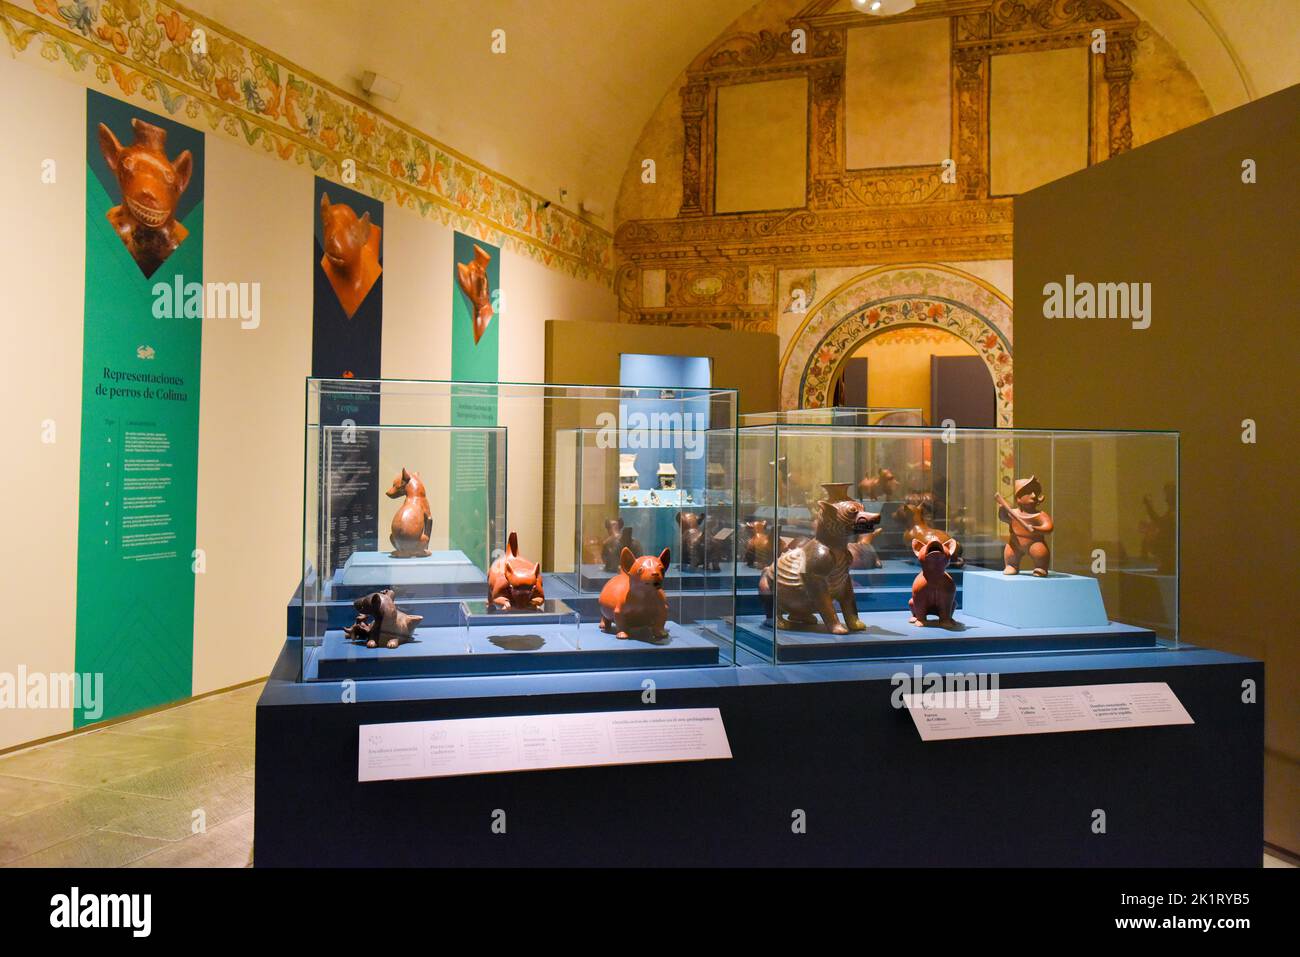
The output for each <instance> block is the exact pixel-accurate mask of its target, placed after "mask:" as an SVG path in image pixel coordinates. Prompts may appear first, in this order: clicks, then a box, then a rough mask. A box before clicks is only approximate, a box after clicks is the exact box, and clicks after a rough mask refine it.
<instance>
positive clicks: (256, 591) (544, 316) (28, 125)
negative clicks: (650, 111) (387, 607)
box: [0, 57, 615, 749]
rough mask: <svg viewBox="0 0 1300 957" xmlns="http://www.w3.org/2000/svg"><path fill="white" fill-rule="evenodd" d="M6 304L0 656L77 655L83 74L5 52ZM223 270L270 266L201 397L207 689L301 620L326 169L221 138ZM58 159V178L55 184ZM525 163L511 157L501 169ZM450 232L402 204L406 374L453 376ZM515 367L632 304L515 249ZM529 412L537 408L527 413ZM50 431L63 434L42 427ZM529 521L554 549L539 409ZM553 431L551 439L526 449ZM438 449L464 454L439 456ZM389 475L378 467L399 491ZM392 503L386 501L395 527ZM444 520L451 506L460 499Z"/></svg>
mask: <svg viewBox="0 0 1300 957" xmlns="http://www.w3.org/2000/svg"><path fill="white" fill-rule="evenodd" d="M0 90H2V91H3V95H0V124H3V128H4V129H6V131H7V139H8V143H7V145H6V147H5V149H4V150H2V151H0V210H4V212H5V214H6V215H5V223H6V226H5V227H4V228H2V229H0V288H3V289H4V291H5V304H4V307H3V310H2V311H0V334H2V335H3V337H4V341H5V343H6V344H7V348H6V349H5V350H3V359H0V362H3V366H2V367H0V368H3V372H4V383H5V384H4V388H5V406H6V418H5V421H6V428H5V439H6V441H5V445H6V449H7V451H8V453H9V461H8V463H7V465H8V467H7V468H5V469H3V470H0V482H2V483H3V486H2V489H3V493H4V495H3V502H4V503H5V511H6V521H5V527H6V529H7V532H8V534H7V540H6V543H5V544H6V547H5V548H3V549H0V582H3V583H4V585H3V587H4V589H5V593H4V598H5V606H6V609H7V616H8V617H7V620H6V627H5V628H4V629H0V673H8V674H17V673H18V672H19V670H20V669H21V668H25V669H26V671H27V672H28V673H34V672H43V673H66V672H71V671H72V670H73V667H74V661H75V627H76V583H77V574H76V569H77V564H76V560H77V556H76V548H77V511H78V501H77V496H78V486H79V475H78V469H79V458H78V457H79V445H80V434H79V433H80V421H79V419H80V412H81V376H82V336H83V320H82V314H83V301H82V296H83V289H84V274H85V262H84V259H85V227H84V223H85V191H86V184H85V176H86V165H85V155H86V154H85V150H86V144H85V122H86V91H85V87H83V86H81V85H79V84H77V83H76V82H74V81H72V80H70V79H67V78H65V77H64V75H63V74H62V73H58V72H55V71H54V70H53V69H48V68H45V67H43V66H33V65H30V64H27V63H17V62H15V61H13V60H11V59H10V58H8V57H0ZM206 149H207V162H206V182H205V191H206V195H205V203H204V208H205V219H206V237H205V245H204V274H205V275H204V278H205V280H208V281H222V282H257V283H259V284H260V295H261V322H260V325H259V326H258V328H256V329H241V328H240V326H239V323H238V322H236V321H233V320H214V321H207V322H205V324H204V329H203V357H202V358H203V365H202V386H201V392H200V399H199V415H200V419H199V470H198V483H197V487H196V489H195V494H196V495H197V497H198V509H197V511H198V519H197V547H198V548H200V549H202V550H203V552H204V558H205V563H206V568H205V571H204V572H203V573H202V574H200V575H197V576H196V582H195V620H194V671H193V692H194V693H195V694H202V693H204V692H207V691H211V690H214V689H219V688H223V687H228V686H230V685H232V684H237V683H240V682H243V681H248V680H251V679H254V678H258V677H261V676H264V675H265V674H267V672H268V671H269V670H270V668H271V665H272V664H273V662H274V660H275V656H276V654H277V653H278V651H279V648H280V646H281V644H282V643H283V641H284V637H285V618H286V610H285V609H286V605H287V604H288V602H289V600H290V597H291V596H292V593H293V590H294V588H295V586H296V584H297V581H298V578H299V577H300V568H301V562H302V491H301V490H302V473H303V408H304V379H305V377H306V376H307V375H308V373H309V371H310V363H311V326H312V323H311V310H312V282H313V280H312V229H313V224H314V216H315V214H316V210H315V208H314V204H313V202H312V198H313V174H312V172H311V169H310V167H307V166H299V165H296V164H290V163H286V162H283V161H281V160H279V159H278V158H271V157H269V156H267V155H265V154H264V153H263V152H262V151H261V150H260V149H250V148H248V147H246V146H244V145H243V144H242V142H240V141H237V140H234V139H231V138H228V137H226V136H224V135H223V134H220V133H211V132H209V133H208V134H207V136H206ZM46 159H53V160H55V162H56V164H57V166H56V170H57V178H56V182H55V183H53V184H49V185H44V184H42V182H41V170H42V166H41V164H42V162H43V161H44V160H46ZM504 172H506V173H507V175H508V173H509V171H508V170H507V171H504ZM452 241H453V231H452V230H451V229H449V228H447V227H444V226H443V225H441V224H440V223H438V222H436V221H433V220H430V219H424V218H421V217H420V216H418V215H416V214H414V213H411V212H408V211H406V210H403V209H400V208H398V207H396V206H394V205H391V204H390V205H388V206H387V207H386V208H385V221H384V237H383V243H384V330H383V353H382V369H383V374H384V375H385V376H386V377H391V378H422V379H430V378H432V379H437V378H446V377H447V376H448V374H449V373H450V364H451V357H450V344H451V328H450V320H451V307H452V295H453V288H452ZM501 286H502V289H503V291H504V294H505V297H506V304H505V306H504V307H503V309H502V312H501V316H500V322H501V327H500V332H501V336H500V341H501V357H500V378H501V379H502V380H503V381H525V382H527V381H532V382H539V381H541V380H542V378H543V374H544V327H545V321H546V320H548V319H586V320H602V319H613V318H614V316H615V304H614V295H613V292H612V291H611V290H610V289H609V288H608V287H607V286H605V285H603V284H601V283H600V282H598V281H594V280H580V279H575V278H573V277H571V276H568V275H566V274H564V273H562V272H560V271H558V270H555V269H551V268H548V267H546V266H544V265H542V264H540V263H537V262H535V261H534V260H532V259H529V258H527V257H525V256H522V255H519V254H516V253H513V252H511V251H509V250H505V251H503V254H502V262H501ZM525 418H531V416H525ZM48 422H52V423H53V424H54V430H55V431H54V436H55V440H54V441H53V442H44V441H42V438H43V437H44V435H45V434H47V433H48V429H47V428H46V426H45V424H46V423H48ZM502 424H504V425H507V426H512V427H514V428H512V434H511V437H510V441H511V457H512V459H514V457H515V453H516V450H518V452H519V453H520V454H521V456H522V457H521V459H520V461H521V462H523V461H532V462H536V463H537V465H538V469H539V471H538V472H537V474H536V475H533V474H528V473H531V472H532V471H533V470H532V469H531V468H521V469H520V470H519V474H512V475H511V476H510V488H509V497H510V519H511V525H512V527H515V528H518V529H519V531H520V534H521V537H522V538H523V539H524V541H526V542H532V543H536V545H535V546H534V547H531V548H529V549H528V551H529V553H530V554H536V555H540V544H541V543H540V536H541V512H540V507H541V475H540V462H541V442H542V434H541V428H540V426H541V418H540V412H539V413H537V415H536V427H535V428H534V427H530V425H531V423H530V422H525V421H518V422H513V421H506V420H505V416H504V415H503V422H502ZM529 443H535V446H536V447H535V449H530V448H529ZM437 467H440V468H445V467H446V466H445V464H442V463H440V464H439V465H438V466H437ZM390 479H391V476H386V475H381V476H380V482H381V485H382V487H383V488H387V485H388V482H389V481H390ZM389 514H391V513H390V511H389V510H388V509H381V512H380V525H381V527H380V536H381V539H382V538H383V537H384V535H385V532H386V525H387V521H388V515H389ZM442 516H443V519H442V520H443V521H445V506H444V507H443V508H442ZM71 727H72V714H71V711H70V710H66V709H59V710H55V709H48V708H47V709H17V710H7V709H6V710H0V749H3V748H6V747H11V746H13V745H16V744H20V743H23V742H26V741H32V740H35V739H39V738H42V737H47V736H49V735H53V734H58V733H61V732H64V731H67V730H70V729H71Z"/></svg>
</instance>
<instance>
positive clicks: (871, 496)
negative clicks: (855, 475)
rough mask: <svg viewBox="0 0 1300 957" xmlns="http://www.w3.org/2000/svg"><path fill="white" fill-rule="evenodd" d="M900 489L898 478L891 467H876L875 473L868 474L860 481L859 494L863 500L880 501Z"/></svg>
mask: <svg viewBox="0 0 1300 957" xmlns="http://www.w3.org/2000/svg"><path fill="white" fill-rule="evenodd" d="M897 489H898V479H896V478H895V477H894V473H893V471H892V470H891V469H885V468H882V469H876V474H875V475H868V476H867V477H866V478H864V479H863V480H862V481H861V482H859V483H858V495H859V496H860V497H861V498H862V500H863V501H871V502H878V501H881V500H882V499H887V498H889V497H891V496H892V495H893V494H894V492H895V491H897Z"/></svg>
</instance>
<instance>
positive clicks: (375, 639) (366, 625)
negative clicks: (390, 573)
mask: <svg viewBox="0 0 1300 957" xmlns="http://www.w3.org/2000/svg"><path fill="white" fill-rule="evenodd" d="M352 607H353V608H355V609H356V610H357V617H356V620H355V621H354V622H353V623H352V624H351V625H350V626H349V627H347V628H344V629H343V635H344V637H346V638H347V639H348V640H349V641H364V642H365V643H366V647H367V648H376V647H378V646H379V644H380V643H381V642H382V643H383V645H384V647H385V648H396V647H397V646H398V645H404V644H406V643H407V642H408V641H414V640H415V629H416V627H417V626H418V625H419V624H420V622H422V621H424V616H423V615H408V614H407V613H406V612H404V611H402V610H401V609H400V608H398V607H397V604H396V603H395V602H394V601H393V590H392V589H391V588H387V589H385V590H384V591H377V592H371V593H370V594H369V595H362V596H361V597H360V598H358V599H357V600H356V601H354V602H353V603H352Z"/></svg>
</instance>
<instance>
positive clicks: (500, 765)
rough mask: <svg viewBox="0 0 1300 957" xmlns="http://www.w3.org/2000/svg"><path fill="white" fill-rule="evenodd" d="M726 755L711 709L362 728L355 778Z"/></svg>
mask: <svg viewBox="0 0 1300 957" xmlns="http://www.w3.org/2000/svg"><path fill="white" fill-rule="evenodd" d="M730 757H731V744H730V742H728V740H727V729H726V728H725V727H724V725H723V723H722V713H721V712H720V711H719V710H718V709H717V708H677V709H670V710H662V711H658V710H645V711H592V712H585V713H582V714H531V715H509V716H505V717H498V718H454V719H449V720H445V721H403V722H397V723H393V724H363V725H362V726H361V728H360V741H359V744H358V749H357V780H358V781H396V780H401V779H405V778H441V777H455V776H458V775H463V774H498V773H501V772H503V771H539V770H544V769H551V768H589V767H599V766H602V765H613V764H659V763H663V762H667V761H708V760H715V759H722V758H730Z"/></svg>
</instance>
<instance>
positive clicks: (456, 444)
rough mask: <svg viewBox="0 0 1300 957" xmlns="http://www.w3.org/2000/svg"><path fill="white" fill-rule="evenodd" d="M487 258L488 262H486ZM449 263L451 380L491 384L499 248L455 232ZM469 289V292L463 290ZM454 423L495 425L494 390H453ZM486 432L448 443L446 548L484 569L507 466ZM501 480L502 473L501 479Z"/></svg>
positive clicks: (498, 323) (458, 435)
mask: <svg viewBox="0 0 1300 957" xmlns="http://www.w3.org/2000/svg"><path fill="white" fill-rule="evenodd" d="M484 256H486V257H487V258H486V261H485V260H484ZM452 258H453V260H454V262H453V263H452V293H451V295H452V310H451V377H452V378H453V379H455V380H456V381H457V382H480V383H495V382H496V381H497V376H498V356H499V353H498V346H499V343H500V341H501V340H500V330H501V314H500V307H501V305H502V297H501V296H500V295H498V293H499V290H500V288H501V250H500V249H499V248H498V247H496V246H493V245H492V244H491V243H486V242H483V241H482V240H479V239H475V238H474V237H472V236H466V235H465V234H464V233H457V234H456V240H455V246H454V254H453V257H452ZM476 263H477V264H478V265H479V266H481V267H482V269H483V271H484V272H485V273H486V279H487V283H486V285H487V292H488V296H489V301H490V303H491V308H492V315H491V317H490V318H488V319H487V324H486V326H483V325H482V319H480V328H481V332H480V334H479V337H478V339H477V340H475V337H474V333H475V324H474V320H475V315H476V312H477V309H476V307H475V304H474V303H473V302H472V301H471V298H470V296H471V294H472V291H473V290H474V289H475V288H476V287H475V282H476V277H475V272H476V268H475V264H476ZM467 290H469V291H467ZM451 418H452V425H457V426H494V425H496V424H497V400H496V389H495V387H491V388H480V389H475V388H474V387H472V386H466V387H465V388H463V389H457V391H456V392H455V393H454V394H453V396H452V401H451ZM488 452H489V446H488V440H487V436H486V434H475V433H473V432H466V433H454V434H453V435H452V439H451V463H450V467H451V481H450V484H449V489H450V493H449V495H450V503H451V508H450V510H449V513H448V514H449V519H448V520H449V522H450V527H449V528H448V538H449V541H450V547H451V548H453V549H458V550H460V551H462V552H464V553H465V554H466V555H467V556H468V557H469V559H470V560H471V561H472V562H474V564H476V565H478V566H479V567H480V568H482V569H484V570H485V571H486V570H487V565H488V563H489V561H490V560H491V555H490V554H489V530H488V521H489V510H488V501H489V498H490V496H491V488H490V483H491V482H492V481H493V480H494V479H496V478H497V476H495V475H492V474H485V473H489V472H495V471H496V470H497V469H498V468H500V469H504V467H505V463H503V462H502V463H496V462H490V461H488ZM485 464H486V468H485ZM499 479H500V480H501V481H505V475H504V473H502V474H501V475H500V476H499Z"/></svg>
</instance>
